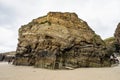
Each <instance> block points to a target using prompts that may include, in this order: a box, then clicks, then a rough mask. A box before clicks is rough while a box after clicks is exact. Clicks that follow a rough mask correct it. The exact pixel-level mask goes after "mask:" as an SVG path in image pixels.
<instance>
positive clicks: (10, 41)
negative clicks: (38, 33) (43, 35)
mask: <svg viewBox="0 0 120 80" xmlns="http://www.w3.org/2000/svg"><path fill="white" fill-rule="evenodd" d="M49 11H60V12H75V13H77V14H78V16H79V18H81V19H83V20H84V21H87V23H88V25H89V26H90V27H91V28H92V29H93V30H94V31H95V32H96V33H97V34H99V35H100V36H101V37H102V38H103V39H105V38H107V37H110V36H113V34H114V31H115V29H116V27H117V24H118V23H119V22H120V0H0V52H7V51H14V50H16V47H17V39H18V29H19V28H20V27H21V25H24V24H27V23H28V22H30V21H31V20H32V19H35V18H37V17H40V16H43V15H46V14H47V13H48V12H49Z"/></svg>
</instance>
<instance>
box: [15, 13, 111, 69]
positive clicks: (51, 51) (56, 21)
mask: <svg viewBox="0 0 120 80" xmlns="http://www.w3.org/2000/svg"><path fill="white" fill-rule="evenodd" d="M18 40H19V43H18V47H17V50H16V53H17V54H16V58H15V61H14V64H15V65H33V66H36V67H42V68H49V69H64V68H68V67H72V68H78V67H104V66H111V64H110V54H109V53H107V50H106V47H105V43H104V42H103V40H102V39H101V38H100V36H98V35H96V34H95V32H94V31H93V30H92V29H91V28H90V27H89V26H88V24H87V23H86V22H85V21H83V20H82V19H79V18H78V16H77V15H76V14H75V13H69V12H66V13H61V12H49V13H48V14H47V15H46V16H43V17H39V18H37V19H34V20H33V21H32V22H30V23H28V24H27V25H24V26H22V27H21V28H20V29H19V39H18Z"/></svg>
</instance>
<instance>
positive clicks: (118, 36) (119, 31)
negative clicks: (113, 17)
mask: <svg viewBox="0 0 120 80" xmlns="http://www.w3.org/2000/svg"><path fill="white" fill-rule="evenodd" d="M114 36H115V41H116V52H118V53H119V54H120V23H119V24H118V25H117V28H116V30H115V34H114Z"/></svg>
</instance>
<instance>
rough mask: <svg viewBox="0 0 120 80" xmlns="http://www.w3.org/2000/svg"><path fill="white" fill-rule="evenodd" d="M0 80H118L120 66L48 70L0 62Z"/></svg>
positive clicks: (119, 77) (119, 78)
mask: <svg viewBox="0 0 120 80" xmlns="http://www.w3.org/2000/svg"><path fill="white" fill-rule="evenodd" d="M0 80H120V65H118V66H115V67H109V68H79V69H75V70H48V69H41V68H34V67H28V66H14V65H11V64H8V63H7V62H0Z"/></svg>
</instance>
